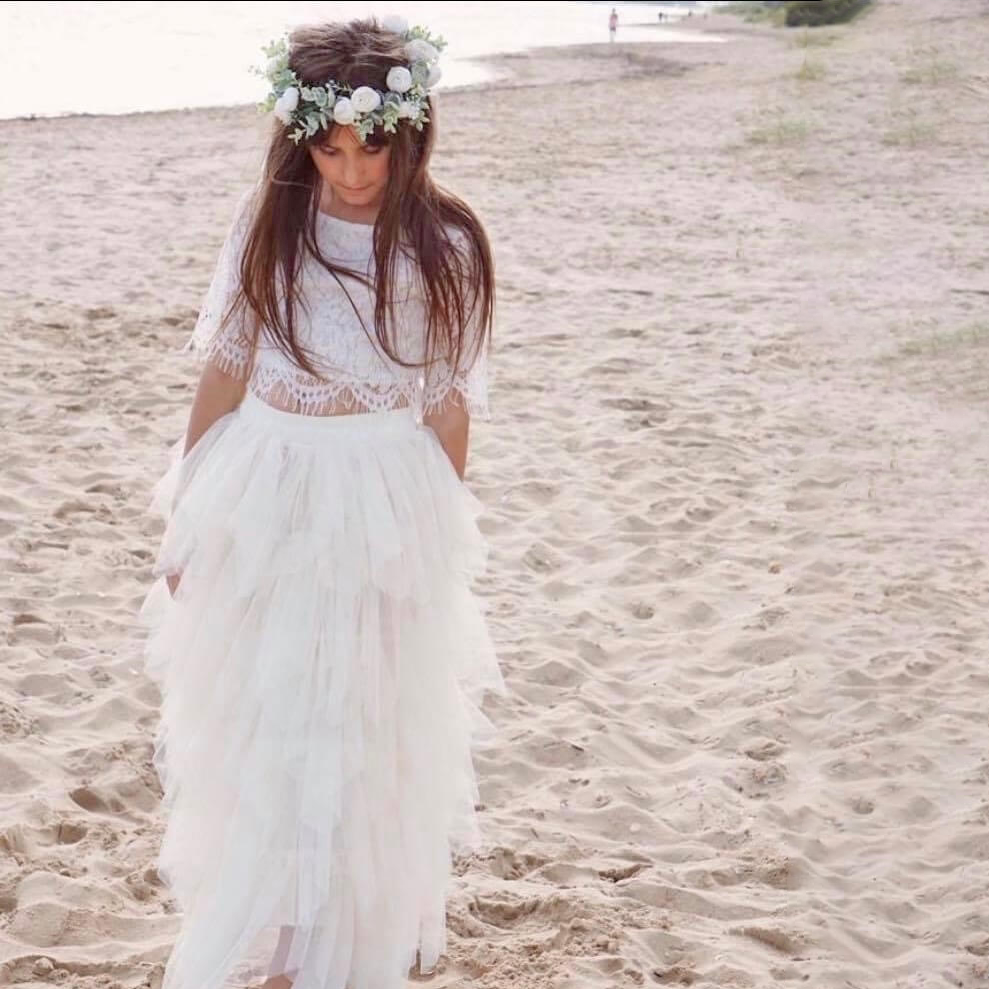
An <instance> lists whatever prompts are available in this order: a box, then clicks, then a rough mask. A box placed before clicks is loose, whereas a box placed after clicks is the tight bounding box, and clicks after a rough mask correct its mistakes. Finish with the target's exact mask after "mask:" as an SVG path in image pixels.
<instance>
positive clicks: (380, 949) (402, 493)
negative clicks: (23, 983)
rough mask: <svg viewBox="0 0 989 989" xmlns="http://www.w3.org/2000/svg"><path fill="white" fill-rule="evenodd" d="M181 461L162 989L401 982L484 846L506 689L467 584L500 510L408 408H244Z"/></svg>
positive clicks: (174, 472)
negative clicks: (343, 412) (490, 759)
mask: <svg viewBox="0 0 989 989" xmlns="http://www.w3.org/2000/svg"><path fill="white" fill-rule="evenodd" d="M171 456H172V460H171V465H170V467H169V469H168V471H167V473H166V474H165V475H164V476H163V477H162V478H161V479H160V480H159V482H158V484H157V486H156V488H155V497H154V502H153V507H154V508H155V509H156V510H158V511H160V512H161V513H162V515H163V516H164V517H165V519H166V528H165V531H164V534H163V536H162V538H161V542H160V547H159V551H158V555H157V559H156V561H155V564H154V573H155V576H156V577H157V580H156V582H155V584H154V585H153V586H152V588H151V590H150V592H149V593H148V595H147V597H146V599H145V601H144V603H143V605H142V607H141V610H140V615H141V619H142V622H143V623H144V624H145V625H146V627H147V637H146V644H145V657H146V669H147V671H148V673H149V674H150V675H151V676H152V677H153V678H154V680H155V681H156V682H157V683H158V684H159V687H160V691H161V696H162V704H161V717H160V721H159V728H158V735H157V739H156V746H155V754H154V760H155V766H156V768H157V770H158V773H159V776H160V777H161V781H162V785H163V789H164V805H165V808H164V809H165V813H166V822H167V828H166V832H165V834H164V837H163V841H162V845H161V850H160V856H159V862H158V868H159V872H160V874H161V875H162V878H163V879H164V880H165V882H166V883H167V884H168V885H169V887H170V889H171V892H172V894H173V896H174V899H175V900H176V903H177V905H178V907H179V909H180V910H181V912H182V922H181V928H180V932H179V937H178V940H177V942H176V945H175V948H174V950H173V952H172V955H171V957H170V959H169V962H168V967H167V970H166V974H165V979H164V982H163V985H162V989H221V987H228V986H235V985H236V986H256V985H260V983H261V981H263V979H264V978H265V977H267V976H269V975H272V974H277V973H286V974H288V975H289V976H290V977H291V978H293V979H294V989H398V987H400V986H404V984H405V983H404V978H405V975H406V973H407V971H408V969H409V967H410V966H412V965H413V964H415V963H416V960H417V953H418V955H419V964H420V967H421V969H422V970H423V971H428V970H430V969H431V968H432V967H433V966H434V965H435V964H436V962H437V960H438V959H439V956H440V955H441V954H442V952H443V950H444V948H445V944H446V934H445V931H446V928H445V903H446V891H447V887H448V882H449V877H450V874H451V866H452V853H453V852H454V851H464V850H470V849H473V848H476V847H478V846H479V845H480V843H481V840H482V835H481V833H480V828H479V825H478V820H477V816H476V811H475V804H476V802H477V800H478V791H477V783H476V778H475V774H474V768H473V763H472V747H473V745H474V744H475V743H477V742H478V741H480V740H481V739H484V738H487V737H488V736H490V734H492V732H493V729H494V726H493V724H492V723H491V721H490V720H489V719H488V718H487V717H486V715H485V714H484V713H483V712H482V710H481V707H480V704H481V700H482V697H483V693H484V691H485V690H493V691H496V692H503V691H504V689H505V686H504V681H503V679H502V675H501V672H500V669H499V666H498V662H497V659H496V656H495V653H494V650H493V647H492V642H491V639H490V637H489V634H488V630H487V627H486V624H485V619H484V616H483V612H482V609H481V607H480V604H479V601H478V600H477V599H476V598H475V597H474V596H473V594H472V591H471V584H472V581H473V580H474V578H475V577H476V576H477V575H478V574H479V573H480V572H481V571H482V570H483V569H484V567H485V564H486V559H487V545H486V542H485V539H484V537H483V536H482V534H481V532H480V530H479V529H478V527H477V524H476V518H477V516H478V514H479V511H480V509H481V507H482V506H481V504H480V502H479V501H478V500H477V499H476V498H475V496H474V495H473V494H472V493H471V492H470V491H469V490H468V488H467V487H466V486H465V485H464V484H463V483H462V482H461V481H460V479H459V477H458V476H457V474H456V472H455V471H454V469H453V467H452V465H451V464H450V462H449V460H448V459H447V457H446V454H445V452H444V451H443V449H442V446H441V445H440V443H439V440H438V438H437V436H436V434H435V433H434V432H433V431H432V430H431V429H429V428H428V427H426V426H421V425H417V423H416V421H415V420H414V419H413V418H412V417H411V415H410V414H409V413H408V412H407V411H404V410H395V411H390V412H376V413H368V414H357V415H350V416H331V417H306V416H300V415H296V414H293V413H288V412H282V411H280V410H276V409H273V408H271V407H269V406H267V405H265V404H264V403H262V402H261V401H260V400H259V399H256V398H254V397H253V396H252V395H250V394H248V396H247V398H245V400H244V402H243V403H242V405H241V406H240V407H239V408H238V409H237V410H236V411H235V412H232V413H230V414H228V415H225V416H223V417H221V418H220V419H218V420H216V421H215V422H214V423H213V425H212V426H211V427H210V429H209V430H208V431H207V432H206V433H205V434H204V435H203V436H202V437H201V438H200V440H199V441H198V442H197V443H196V445H195V446H194V447H193V448H192V449H191V450H190V451H189V453H188V455H187V456H186V457H185V458H182V441H179V442H177V443H176V444H175V445H174V446H173V447H172V450H171ZM179 571H180V572H181V573H182V578H181V582H180V584H179V586H178V589H177V591H176V593H175V596H174V598H173V597H172V595H171V594H170V593H169V591H168V588H167V586H166V583H165V578H164V575H165V574H168V573H174V572H179Z"/></svg>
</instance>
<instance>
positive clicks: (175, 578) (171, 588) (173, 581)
mask: <svg viewBox="0 0 989 989" xmlns="http://www.w3.org/2000/svg"><path fill="white" fill-rule="evenodd" d="M181 579H182V574H181V573H170V574H166V575H165V583H166V584H168V593H169V594H171V595H172V597H175V590H176V588H177V587H178V586H179V581H180V580H181Z"/></svg>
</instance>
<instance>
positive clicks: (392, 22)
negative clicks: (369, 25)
mask: <svg viewBox="0 0 989 989" xmlns="http://www.w3.org/2000/svg"><path fill="white" fill-rule="evenodd" d="M381 26H382V27H383V28H384V29H385V30H386V31H394V32H395V34H405V32H406V31H408V29H409V22H408V21H407V20H406V19H405V18H404V17H401V16H400V15H399V14H389V15H388V16H387V17H386V18H385V19H384V20H383V21H382V22H381Z"/></svg>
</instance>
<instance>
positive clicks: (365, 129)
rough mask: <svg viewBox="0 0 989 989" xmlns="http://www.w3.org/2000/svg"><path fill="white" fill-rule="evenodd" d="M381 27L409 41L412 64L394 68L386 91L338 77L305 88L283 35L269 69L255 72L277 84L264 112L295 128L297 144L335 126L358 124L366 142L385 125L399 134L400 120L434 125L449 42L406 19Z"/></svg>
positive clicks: (269, 49)
mask: <svg viewBox="0 0 989 989" xmlns="http://www.w3.org/2000/svg"><path fill="white" fill-rule="evenodd" d="M381 26H382V27H383V28H384V29H385V30H386V31H392V32H394V33H395V34H399V35H401V36H402V37H403V38H404V39H405V55H406V57H407V58H408V60H409V64H408V66H405V65H395V66H392V68H391V69H389V70H388V76H387V79H386V84H387V86H388V89H387V91H386V92H382V91H381V90H378V89H374V88H372V87H371V86H358V87H357V88H356V89H352V88H351V87H350V86H348V85H345V84H343V83H339V82H336V81H335V80H333V79H328V80H327V81H326V83H325V84H324V85H316V86H309V85H305V84H303V83H302V82H301V80H300V79H299V78H298V76H297V75H296V74H295V72H294V71H293V70H292V69H290V68H289V67H288V59H289V45H288V38H287V37H282V38H280V39H279V40H277V41H274V42H272V43H271V44H268V45H264V46H263V47H262V51H263V52H264V53H265V55H266V56H267V58H268V62H267V65H266V67H265V68H263V69H261V68H257V67H252V69H251V71H252V72H254V73H256V74H257V75H262V76H265V77H266V78H267V79H268V81H269V82H270V83H271V92H270V93H269V94H268V97H267V98H266V99H265V100H264V102H262V103H259V104H258V111H259V112H262V113H268V112H269V111H272V110H273V111H274V113H275V116H276V117H277V118H278V119H279V120H280V121H281V122H282V123H283V124H284V125H285V126H286V127H291V126H292V125H295V130H293V131H292V132H291V134H290V135H289V137H291V138H292V140H293V141H294V142H295V143H296V144H298V143H299V140H300V139H301V138H302V137H303V136H305V137H312V136H313V134H315V133H316V131H318V130H319V129H320V127H322V128H325V129H327V130H328V129H329V128H330V127H331V126H332V125H333V124H334V123H336V124H341V125H344V126H346V125H351V126H353V127H354V129H355V130H356V131H357V133H358V135H359V136H360V139H361V141H362V142H363V141H365V140H367V137H368V135H370V134H371V132H372V131H373V130H374V128H375V127H376V126H378V125H379V124H380V125H381V126H382V127H383V128H384V130H385V131H386V132H388V133H394V132H395V130H396V129H397V127H398V122H399V121H400V120H408V121H409V123H410V124H411V125H412V126H413V127H415V129H416V130H422V126H423V124H427V123H429V117H428V116H427V114H426V111H427V109H428V106H429V102H428V93H429V91H430V90H431V89H432V87H433V86H435V85H436V83H437V82H439V80H440V68H439V66H438V65H437V64H436V62H437V61H438V59H439V57H440V51H442V49H443V48H445V47H446V42H445V41H444V40H443V38H441V37H438V36H437V37H433V36H432V35H430V33H429V32H428V31H427V30H426V29H425V28H424V27H421V26H418V25H417V26H416V27H412V28H410V27H409V25H408V22H407V21H406V20H405V18H403V17H397V16H394V17H386V18H385V19H384V20H383V21H382V22H381Z"/></svg>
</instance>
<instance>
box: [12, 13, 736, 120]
mask: <svg viewBox="0 0 989 989" xmlns="http://www.w3.org/2000/svg"><path fill="white" fill-rule="evenodd" d="M710 19H711V20H713V19H714V18H713V17H712V18H710ZM726 20H730V19H728V18H726ZM652 26H653V25H651V24H647V23H642V24H637V25H636V27H650V28H651V27H652ZM655 26H656V27H658V28H662V29H664V30H669V31H676V30H677V29H678V27H679V25H678V24H676V23H672V24H669V23H663V24H657V25H655ZM690 30H691V32H692V33H694V34H716V33H723V32H716V31H712V30H709V29H704V28H702V27H701V26H700V25H693V24H692V25H691V26H690ZM718 44H720V42H718V41H717V40H714V39H712V40H710V41H698V40H693V41H686V40H684V41H672V40H671V41H649V40H641V41H631V42H621V41H617V42H608V41H601V42H591V43H587V42H577V43H574V44H569V45H545V46H536V47H533V48H526V49H522V50H521V51H516V52H490V53H487V54H484V55H477V56H474V57H472V58H469V59H465V60H464V61H467V62H471V63H474V64H476V65H482V66H487V65H490V66H492V67H494V68H493V71H495V72H497V70H499V69H500V70H502V71H504V72H505V73H511V71H512V70H513V69H518V67H519V66H520V65H524V64H528V65H539V64H540V63H544V66H543V67H544V68H545V69H546V71H545V72H544V73H543V74H542V76H541V77H540V79H539V80H538V81H536V82H526V83H523V85H551V84H553V83H559V82H560V81H561V80H560V79H559V77H556V76H553V75H552V73H551V72H550V71H549V67H550V66H554V67H555V66H557V65H559V64H560V63H565V62H566V60H567V58H568V56H570V57H576V58H582V57H583V58H587V57H601V56H603V55H604V53H607V52H614V53H619V52H630V51H633V50H634V49H637V48H639V49H646V50H648V51H649V52H653V51H655V50H657V49H659V50H661V49H671V48H673V49H675V50H679V49H680V48H682V47H685V46H690V45H698V46H703V45H718ZM669 61H670V62H674V61H676V59H670V60H669ZM601 78H608V77H607V76H606V75H604V74H602V76H601ZM618 78H626V76H624V75H622V76H619V77H618ZM564 81H566V80H564ZM570 81H573V82H578V81H581V80H580V79H579V78H574V79H572V80H570ZM514 88H519V86H518V85H517V81H516V80H515V79H513V78H511V77H510V76H509V75H507V74H506V75H504V76H499V75H493V76H492V78H490V79H487V80H482V81H478V82H469V83H462V84H459V85H455V86H449V87H444V88H441V89H439V90H437V93H438V96H439V99H440V100H441V101H443V102H445V101H446V100H447V99H449V98H450V97H454V96H456V95H459V94H463V93H476V92H484V91H486V90H501V89H514ZM256 106H257V103H251V102H247V103H215V104H209V105H205V106H190V107H169V108H165V109H157V110H155V109H152V110H126V111H123V112H121V113H94V112H90V111H70V112H67V113H60V114H37V115H35V114H23V115H20V116H16V117H2V118H0V127H4V126H11V125H25V124H41V123H43V122H46V121H63V120H85V121H99V120H103V119H112V120H127V119H131V118H135V119H137V118H139V119H146V118H148V117H153V116H168V115H175V114H196V113H201V114H216V113H222V112H232V113H243V112H244V111H246V110H250V109H252V108H256Z"/></svg>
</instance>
